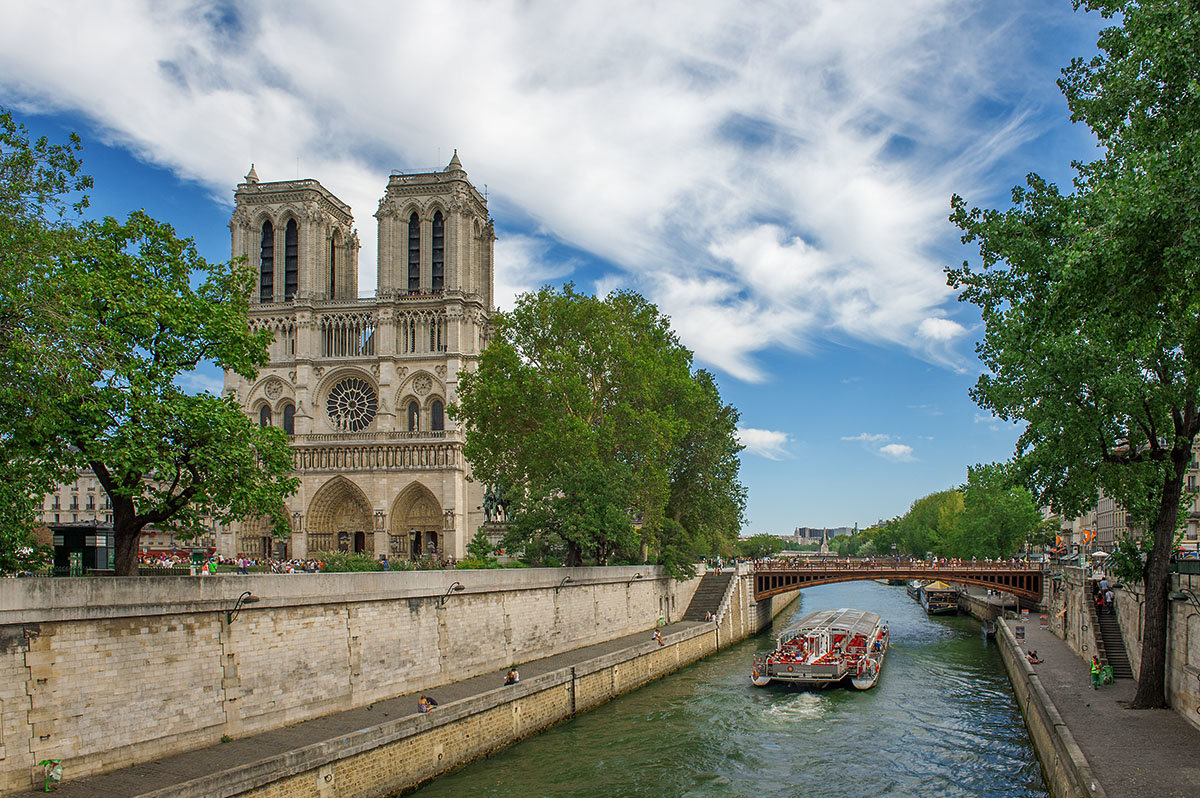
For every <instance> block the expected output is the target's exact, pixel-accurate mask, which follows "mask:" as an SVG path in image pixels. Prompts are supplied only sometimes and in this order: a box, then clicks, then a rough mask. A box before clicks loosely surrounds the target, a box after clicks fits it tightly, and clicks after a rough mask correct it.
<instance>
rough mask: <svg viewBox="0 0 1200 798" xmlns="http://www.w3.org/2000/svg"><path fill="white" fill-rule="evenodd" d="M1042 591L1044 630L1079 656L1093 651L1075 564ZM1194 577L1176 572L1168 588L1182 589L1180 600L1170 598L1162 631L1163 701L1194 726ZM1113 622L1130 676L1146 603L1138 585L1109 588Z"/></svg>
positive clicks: (1083, 582)
mask: <svg viewBox="0 0 1200 798" xmlns="http://www.w3.org/2000/svg"><path fill="white" fill-rule="evenodd" d="M1052 585H1053V588H1052V590H1050V591H1048V593H1047V599H1048V604H1049V607H1050V631H1052V632H1053V633H1054V634H1055V635H1057V636H1058V637H1061V638H1063V639H1064V640H1065V641H1066V642H1067V645H1068V646H1070V648H1071V649H1072V650H1073V651H1075V652H1076V653H1077V654H1079V655H1080V656H1081V657H1082V658H1083V659H1085V660H1089V659H1091V657H1092V655H1093V654H1095V653H1096V651H1097V642H1096V641H1097V638H1098V631H1097V629H1096V618H1095V609H1094V607H1093V604H1092V592H1091V584H1090V582H1089V581H1088V580H1087V579H1086V577H1085V575H1084V572H1083V570H1082V569H1081V568H1065V569H1063V572H1062V574H1061V579H1058V580H1053V582H1052ZM1197 590H1200V576H1192V575H1188V574H1176V575H1173V576H1172V577H1171V592H1172V593H1177V592H1181V591H1182V592H1183V594H1184V596H1185V597H1186V598H1185V600H1182V601H1179V600H1176V601H1171V602H1170V619H1169V626H1168V629H1167V701H1168V703H1169V704H1170V705H1171V707H1172V708H1173V709H1174V710H1175V711H1177V712H1178V713H1179V714H1180V715H1182V716H1183V717H1184V719H1185V720H1187V722H1188V723H1190V724H1191V725H1193V726H1195V727H1196V728H1200V598H1197V597H1200V593H1197ZM1113 593H1114V594H1115V596H1116V599H1115V602H1114V603H1115V604H1116V608H1117V620H1118V622H1119V623H1120V625H1121V636H1122V638H1123V639H1124V641H1125V651H1126V652H1127V653H1128V655H1129V663H1130V665H1131V666H1133V674H1134V677H1135V678H1136V677H1137V675H1138V672H1139V670H1140V669H1141V664H1142V661H1141V660H1142V618H1143V610H1144V606H1145V603H1146V594H1145V589H1144V588H1143V587H1142V585H1122V586H1120V587H1117V588H1115V589H1114V590H1113Z"/></svg>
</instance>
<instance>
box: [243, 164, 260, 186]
mask: <svg viewBox="0 0 1200 798" xmlns="http://www.w3.org/2000/svg"><path fill="white" fill-rule="evenodd" d="M246 182H247V183H257V182H258V172H256V171H254V164H250V171H249V172H247V173H246Z"/></svg>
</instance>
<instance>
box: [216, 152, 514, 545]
mask: <svg viewBox="0 0 1200 798" xmlns="http://www.w3.org/2000/svg"><path fill="white" fill-rule="evenodd" d="M234 197H235V200H236V208H235V210H234V213H233V219H232V221H231V222H230V225H229V228H230V231H231V233H232V253H233V256H234V257H240V256H244V257H245V258H246V259H247V260H248V262H249V263H250V265H251V266H252V267H253V269H254V272H255V274H256V275H257V278H258V279H257V285H256V287H255V291H254V294H253V297H252V300H251V306H250V314H249V322H250V325H251V327H252V328H255V329H268V330H271V331H272V332H273V333H274V336H275V337H274V342H273V343H272V344H271V347H270V362H269V364H268V365H267V366H266V367H265V368H264V369H262V371H261V372H260V373H259V375H258V377H257V378H256V379H255V380H254V381H252V382H251V381H247V380H244V379H242V378H241V377H239V376H238V375H237V374H234V373H230V372H227V373H226V374H225V394H226V395H227V396H231V397H233V398H234V399H235V400H236V401H238V402H239V403H240V404H241V405H242V406H243V407H244V408H245V410H246V412H247V413H249V414H250V415H251V417H252V418H253V419H255V420H256V421H257V422H258V423H260V424H264V425H267V424H270V425H274V426H278V427H281V428H282V429H283V430H284V431H285V432H286V433H287V434H288V435H289V436H290V437H291V440H292V451H293V457H294V463H295V468H296V476H297V477H298V478H299V480H300V488H299V490H298V491H297V492H296V494H295V495H293V496H292V497H291V498H290V499H289V500H288V508H287V509H288V513H289V515H290V517H291V520H292V534H291V536H290V538H288V539H280V538H274V539H272V538H271V537H270V536H269V532H268V530H267V526H266V522H265V519H263V520H260V521H258V522H253V521H251V522H243V523H242V524H240V525H237V526H235V527H233V528H231V529H226V530H224V531H222V532H219V533H218V550H219V551H220V552H221V553H222V554H225V555H228V556H236V555H246V556H251V557H261V556H273V557H279V558H292V557H298V558H304V557H309V556H313V555H315V554H316V553H318V552H325V551H348V552H365V553H369V554H372V555H374V556H375V557H382V556H385V555H386V556H388V557H389V558H391V559H396V558H400V559H414V560H416V559H422V558H433V559H448V558H455V559H458V558H461V557H463V556H464V554H465V548H466V542H467V541H468V540H469V539H470V538H471V537H472V536H473V535H474V533H475V530H476V529H478V528H479V526H480V524H482V523H483V521H484V517H483V512H482V510H481V509H480V507H481V504H482V495H483V489H482V487H481V486H480V485H479V484H478V483H476V482H471V481H469V480H468V479H467V476H468V474H469V464H467V463H466V462H464V461H463V457H462V442H463V437H462V433H461V432H460V431H459V430H458V429H456V428H455V425H454V423H453V421H452V420H451V419H450V418H448V416H447V414H446V406H447V404H448V403H450V402H453V401H455V399H456V385H457V375H458V373H459V372H460V371H462V370H468V371H469V370H473V369H474V368H475V366H476V363H477V361H478V357H479V353H480V351H481V350H482V348H483V346H484V345H485V343H486V340H487V335H488V322H489V318H490V313H491V308H492V292H493V285H494V279H493V255H494V242H495V238H496V237H495V232H494V227H493V223H492V220H491V219H490V218H489V217H488V210H487V200H486V198H485V197H484V196H483V195H482V194H480V192H479V191H477V190H476V189H475V187H474V186H472V185H471V183H470V181H469V180H468V179H467V173H466V172H465V171H464V170H463V168H462V164H461V163H460V162H459V159H458V153H457V152H456V153H455V154H454V157H453V158H452V159H451V160H450V163H449V164H448V165H447V166H446V167H445V168H444V169H442V170H440V171H431V172H423V173H416V174H404V173H400V172H393V173H392V175H391V177H390V178H389V179H388V184H387V189H386V191H385V193H384V195H383V199H382V200H381V201H380V203H379V210H378V211H377V212H376V213H375V217H376V219H378V220H379V264H378V278H377V279H378V282H377V287H376V290H375V295H374V296H373V297H370V298H360V297H359V289H358V250H359V243H358V235H357V233H356V232H355V230H354V219H353V217H352V216H351V213H350V208H349V206H348V205H346V204H345V203H344V202H342V201H341V200H339V199H338V198H337V197H336V196H334V195H333V194H332V193H330V192H329V191H328V190H327V189H326V188H325V187H324V186H322V185H321V184H320V183H319V182H317V181H316V180H311V179H304V180H285V181H279V182H271V183H264V182H261V181H260V180H259V178H258V175H257V174H256V173H255V171H254V168H253V167H251V169H250V173H249V174H247V175H246V179H245V182H244V183H241V184H239V185H238V187H237V189H236V190H235V192H234Z"/></svg>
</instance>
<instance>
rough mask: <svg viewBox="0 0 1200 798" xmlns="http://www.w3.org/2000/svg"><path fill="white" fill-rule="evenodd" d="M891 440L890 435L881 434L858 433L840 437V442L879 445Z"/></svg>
mask: <svg viewBox="0 0 1200 798" xmlns="http://www.w3.org/2000/svg"><path fill="white" fill-rule="evenodd" d="M891 439H892V436H891V435H887V434H885V433H882V432H860V433H858V434H857V435H843V436H842V440H844V441H862V442H863V443H881V442H883V441H890V440H891Z"/></svg>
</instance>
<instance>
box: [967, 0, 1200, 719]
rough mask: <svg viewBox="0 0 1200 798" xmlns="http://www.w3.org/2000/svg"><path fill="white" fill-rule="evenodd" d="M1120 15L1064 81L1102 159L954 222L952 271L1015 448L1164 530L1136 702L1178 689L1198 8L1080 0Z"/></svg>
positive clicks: (1199, 181)
mask: <svg viewBox="0 0 1200 798" xmlns="http://www.w3.org/2000/svg"><path fill="white" fill-rule="evenodd" d="M1075 5H1076V8H1077V9H1078V8H1080V7H1082V8H1084V9H1086V10H1098V11H1100V13H1101V14H1102V15H1103V16H1104V17H1105V18H1113V19H1118V18H1119V19H1120V21H1121V24H1119V25H1113V26H1110V27H1107V28H1105V29H1104V30H1103V31H1102V32H1101V33H1100V37H1099V41H1098V45H1099V50H1100V52H1099V54H1098V55H1096V56H1095V57H1094V58H1092V59H1090V60H1087V61H1085V60H1082V59H1076V60H1074V61H1072V63H1071V65H1070V66H1069V67H1067V68H1066V69H1065V70H1063V77H1062V79H1061V80H1060V81H1059V85H1060V87H1061V88H1062V90H1063V93H1064V94H1065V95H1066V98H1067V102H1068V105H1069V107H1070V109H1071V113H1072V118H1073V119H1074V120H1075V121H1082V122H1084V123H1085V124H1086V125H1087V126H1088V127H1089V128H1090V129H1091V130H1092V131H1093V132H1094V134H1095V135H1096V137H1097V139H1098V142H1099V145H1100V148H1101V157H1100V158H1099V159H1098V160H1096V161H1094V162H1092V163H1088V164H1078V163H1077V164H1075V165H1074V166H1075V169H1076V177H1075V181H1074V190H1073V192H1072V193H1071V194H1068V195H1064V194H1062V193H1060V192H1059V190H1058V189H1057V187H1056V186H1054V185H1052V184H1049V183H1047V182H1046V181H1045V180H1043V179H1042V178H1040V177H1038V176H1037V175H1030V176H1029V178H1028V179H1027V181H1026V185H1025V186H1024V187H1018V188H1015V189H1014V190H1013V193H1012V200H1013V207H1012V208H1011V209H1009V210H1007V211H997V210H984V211H981V210H979V209H977V208H974V209H968V207H967V204H966V203H965V201H964V200H963V199H962V198H960V197H957V196H956V197H954V199H953V213H952V215H951V217H950V218H951V220H952V221H953V222H954V223H955V224H956V225H958V226H959V227H960V228H961V229H962V230H963V231H964V235H963V242H964V243H977V244H978V246H979V251H980V256H981V263H980V265H979V266H978V267H972V266H971V265H970V264H969V263H964V264H963V266H962V268H960V269H950V270H948V274H949V283H950V285H951V286H952V287H955V288H960V289H962V299H964V300H966V301H970V302H973V303H975V304H976V305H978V306H979V308H980V311H981V313H982V316H983V321H984V324H985V334H984V339H983V341H982V342H981V343H980V344H979V346H978V353H979V356H980V358H981V359H982V361H983V362H984V364H985V365H986V366H987V371H988V373H987V374H985V375H984V376H983V377H981V378H980V380H979V381H978V383H977V384H976V386H975V388H974V390H973V392H972V395H973V397H974V398H975V400H976V401H977V402H978V403H979V404H980V405H981V406H982V407H985V408H988V409H991V410H992V411H993V412H994V413H995V414H996V415H998V416H1000V417H1001V418H1005V419H1009V420H1023V421H1025V422H1026V424H1027V426H1026V428H1025V431H1024V432H1023V434H1022V435H1021V437H1020V439H1019V442H1018V444H1017V460H1018V463H1019V465H1020V466H1021V467H1022V469H1023V470H1024V473H1025V474H1027V476H1028V480H1029V484H1030V486H1031V487H1032V489H1033V490H1034V492H1035V494H1036V496H1037V498H1038V501H1039V502H1040V503H1042V504H1046V505H1049V506H1051V507H1052V508H1053V509H1054V510H1055V511H1057V512H1061V513H1063V514H1064V515H1067V516H1068V517H1070V516H1076V515H1079V514H1081V513H1082V512H1084V511H1085V510H1087V509H1088V508H1090V507H1092V506H1094V504H1095V502H1096V500H1097V495H1098V491H1100V490H1101V489H1102V490H1103V491H1104V492H1105V494H1106V495H1108V496H1110V497H1112V498H1113V499H1115V500H1116V501H1118V502H1119V503H1121V504H1122V505H1124V506H1125V508H1126V509H1127V510H1128V511H1129V513H1130V514H1131V516H1132V517H1133V519H1134V520H1135V522H1136V523H1137V525H1138V526H1139V527H1140V528H1143V529H1146V530H1147V535H1149V536H1151V538H1152V541H1153V542H1152V545H1151V548H1150V553H1149V557H1148V558H1147V561H1146V563H1145V567H1144V569H1143V572H1142V577H1143V580H1144V583H1145V588H1146V602H1145V609H1144V613H1145V614H1144V622H1143V633H1142V659H1141V667H1140V671H1139V674H1140V677H1139V681H1138V688H1137V694H1136V696H1135V697H1134V701H1133V706H1134V707H1138V708H1147V707H1162V706H1165V705H1166V694H1165V686H1166V678H1165V669H1166V640H1167V612H1168V590H1169V585H1170V573H1169V568H1170V557H1171V553H1172V552H1171V549H1172V545H1173V540H1174V536H1175V531H1176V529H1177V528H1178V526H1179V521H1180V518H1179V506H1180V502H1181V497H1182V485H1183V478H1184V473H1185V471H1186V470H1187V468H1188V463H1189V462H1190V461H1191V457H1192V447H1193V444H1194V441H1195V438H1196V434H1197V431H1198V430H1200V325H1198V324H1197V321H1196V320H1197V318H1200V291H1197V286H1198V285H1200V171H1197V169H1196V164H1197V163H1198V162H1200V35H1197V32H1198V31H1200V9H1197V7H1196V5H1195V4H1194V3H1176V2H1167V1H1166V0H1145V1H1143V2H1132V1H1131V0H1087V1H1086V2H1081V1H1080V0H1077V2H1076V3H1075Z"/></svg>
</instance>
